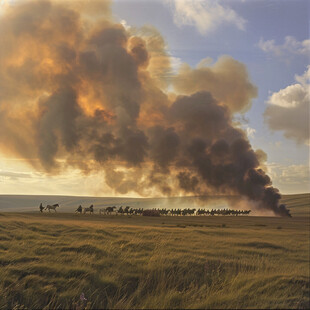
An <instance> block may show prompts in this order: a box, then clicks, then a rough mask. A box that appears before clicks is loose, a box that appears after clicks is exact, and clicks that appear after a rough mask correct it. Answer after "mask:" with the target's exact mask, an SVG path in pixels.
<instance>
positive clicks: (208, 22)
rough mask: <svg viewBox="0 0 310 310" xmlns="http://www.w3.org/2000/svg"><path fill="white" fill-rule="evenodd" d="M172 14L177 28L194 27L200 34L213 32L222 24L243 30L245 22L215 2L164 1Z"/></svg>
mask: <svg viewBox="0 0 310 310" xmlns="http://www.w3.org/2000/svg"><path fill="white" fill-rule="evenodd" d="M165 2H166V3H169V4H170V5H171V7H172V10H173V12H174V22H175V24H176V25H178V26H179V27H181V26H184V25H186V26H195V27H196V28H197V30H198V31H199V32H200V33H201V34H202V35H205V34H208V33H209V32H212V31H214V30H215V29H217V28H218V27H219V26H221V25H222V24H231V25H234V26H235V27H237V28H238V29H240V30H245V23H246V21H245V20H244V19H243V18H242V17H241V16H239V15H238V14H237V13H236V12H235V11H234V10H232V9H231V8H229V7H226V6H223V5H221V4H220V2H221V1H216V0H166V1H165Z"/></svg>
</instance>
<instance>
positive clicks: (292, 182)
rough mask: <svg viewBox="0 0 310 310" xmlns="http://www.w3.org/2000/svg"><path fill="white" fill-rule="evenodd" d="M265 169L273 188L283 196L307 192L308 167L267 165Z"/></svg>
mask: <svg viewBox="0 0 310 310" xmlns="http://www.w3.org/2000/svg"><path fill="white" fill-rule="evenodd" d="M267 168H268V174H269V175H270V177H271V178H272V180H273V184H274V186H275V187H278V188H279V189H280V191H281V192H283V193H284V194H285V193H287V194H289V193H303V192H309V190H310V179H309V176H310V174H309V173H310V172H309V165H300V164H299V165H296V164H292V165H280V164H277V163H268V164H267Z"/></svg>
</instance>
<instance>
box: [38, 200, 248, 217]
mask: <svg viewBox="0 0 310 310" xmlns="http://www.w3.org/2000/svg"><path fill="white" fill-rule="evenodd" d="M39 208H40V211H41V212H43V210H48V211H49V212H51V210H54V211H55V212H57V211H56V208H59V204H58V203H56V204H53V205H47V206H46V207H45V208H44V207H43V205H42V203H41V204H40V207H39ZM152 210H153V211H154V212H156V213H158V214H159V215H163V216H169V215H170V216H187V215H189V216H193V215H200V216H203V215H205V216H207V215H210V216H214V215H223V216H238V215H249V214H250V212H251V210H231V209H211V210H205V209H198V210H196V209H190V208H187V209H166V208H164V209H159V208H158V209H152ZM143 211H144V210H143V208H139V209H137V208H132V207H130V206H126V207H123V206H120V207H118V209H117V207H116V206H113V207H105V208H100V209H99V214H100V215H112V214H113V215H145V214H144V213H143ZM88 212H89V214H93V213H94V206H93V205H90V206H89V207H87V208H83V207H82V206H81V205H79V206H78V208H77V209H76V210H75V213H79V214H82V213H83V214H86V213H88Z"/></svg>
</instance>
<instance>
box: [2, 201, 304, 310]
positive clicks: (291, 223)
mask: <svg viewBox="0 0 310 310" xmlns="http://www.w3.org/2000/svg"><path fill="white" fill-rule="evenodd" d="M301 198H302V199H301ZM308 198H309V197H308V196H304V197H300V196H299V197H298V196H296V197H292V196H289V197H284V198H283V200H285V199H286V200H287V201H286V202H287V203H288V206H289V207H290V208H291V211H292V214H293V215H295V216H294V217H293V218H291V219H286V218H275V217H273V218H272V217H160V218H151V217H142V216H140V217H139V216H136V217H134V216H133V217H127V216H99V215H93V216H91V215H73V214H72V213H71V214H69V213H58V214H53V213H50V214H49V213H43V214H40V213H38V212H37V213H0V268H1V272H0V291H1V294H0V295H1V298H0V308H1V309H8V308H14V307H15V309H22V308H23V307H27V308H30V309H33V308H44V307H46V308H49V309H51V308H52V309H57V308H75V309H83V308H85V307H86V308H118V309H132V308H140V309H141V308H148V309H149V308H166V309H167V308H169V309H171V308H202V309H210V308H211V309H215V308H230V309H231V308H265V309H267V308H301V309H307V308H309V306H310V304H309V279H310V275H309V226H310V223H309V203H308V202H309V200H308ZM301 215H302V216H301ZM81 293H84V294H85V297H86V298H87V301H84V302H82V301H80V299H79V297H80V294H81Z"/></svg>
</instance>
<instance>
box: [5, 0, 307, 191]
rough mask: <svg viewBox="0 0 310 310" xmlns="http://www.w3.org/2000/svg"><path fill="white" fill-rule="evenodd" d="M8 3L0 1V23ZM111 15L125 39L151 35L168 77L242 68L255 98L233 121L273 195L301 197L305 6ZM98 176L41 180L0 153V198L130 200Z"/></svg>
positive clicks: (160, 0)
mask: <svg viewBox="0 0 310 310" xmlns="http://www.w3.org/2000/svg"><path fill="white" fill-rule="evenodd" d="M16 3H18V1H17V0H16V1H11V2H10V1H3V0H2V1H0V5H1V7H0V19H1V18H2V17H3V16H5V13H4V12H5V9H6V8H7V7H8V6H13V7H14V5H15V6H16ZM111 11H112V15H113V18H114V20H115V21H116V22H119V23H121V24H122V25H123V26H124V27H125V28H126V29H128V31H138V32H139V29H143V27H145V26H147V27H149V26H151V27H155V28H156V29H157V31H158V32H159V33H160V34H161V36H162V38H163V39H164V43H165V49H166V52H167V54H168V55H170V57H171V63H172V69H173V72H175V73H177V72H179V71H180V70H181V71H182V68H183V67H184V66H185V65H184V64H188V65H189V66H190V67H191V68H192V69H194V68H199V66H200V67H201V66H207V67H208V66H213V65H214V64H215V63H216V62H217V61H218V59H220V57H221V56H223V55H229V56H231V57H232V58H233V59H235V60H237V61H239V62H241V63H242V64H244V65H245V66H246V69H247V72H248V75H249V78H250V81H251V83H252V84H253V85H255V86H256V87H257V96H256V98H253V99H252V100H251V104H250V105H248V106H247V109H246V111H245V112H244V111H240V113H235V114H234V121H235V122H238V123H239V125H238V126H240V127H241V128H243V129H244V130H245V131H246V132H247V133H248V139H249V141H250V143H251V145H252V147H253V149H254V150H257V149H261V150H263V151H264V152H265V153H266V154H267V157H266V162H265V163H264V165H265V169H266V170H267V173H268V175H269V176H270V177H271V179H272V182H273V185H274V186H275V187H277V188H279V190H280V191H281V193H283V194H292V193H304V192H309V184H310V180H309V78H310V70H309V67H308V66H309V55H310V38H309V17H310V3H309V1H307V0H305V1H304V0H277V1H273V0H266V1H265V0H240V1H238V0H222V1H220V0H219V1H209V0H205V1H199V0H197V1H189V0H135V1H131V0H114V1H113V2H112V5H111ZM98 15H99V16H100V11H98ZM0 55H1V54H0ZM0 70H1V69H0ZM0 83H1V80H0ZM0 89H1V87H0ZM168 90H169V91H171V92H173V91H174V85H168ZM0 135H3V136H5V135H6V132H1V133H0ZM104 175H106V174H104V173H103V172H101V171H98V172H97V171H92V172H91V173H89V174H84V173H83V172H81V170H80V169H77V168H76V167H68V168H67V169H65V170H63V171H61V172H58V173H57V174H54V173H52V174H51V173H46V171H44V170H43V169H40V168H38V169H34V168H33V166H31V165H29V163H27V161H25V160H24V159H22V158H21V156H19V155H18V154H12V153H10V152H3V151H2V152H1V149H0V194H62V195H64V194H65V195H89V196H92V195H96V196H119V195H124V196H137V193H135V192H133V191H131V190H129V191H128V192H121V193H120V192H119V191H116V190H115V188H113V187H111V186H109V185H107V182H106V180H105V178H104Z"/></svg>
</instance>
